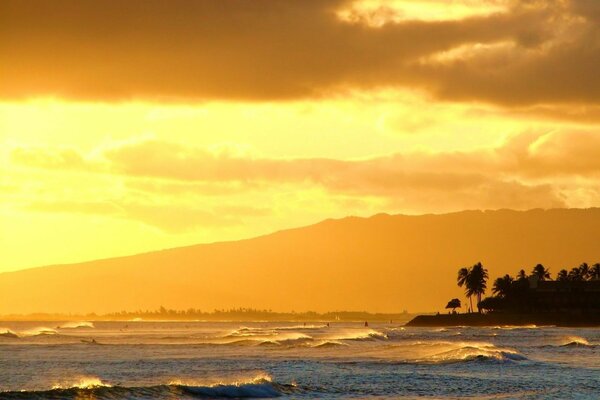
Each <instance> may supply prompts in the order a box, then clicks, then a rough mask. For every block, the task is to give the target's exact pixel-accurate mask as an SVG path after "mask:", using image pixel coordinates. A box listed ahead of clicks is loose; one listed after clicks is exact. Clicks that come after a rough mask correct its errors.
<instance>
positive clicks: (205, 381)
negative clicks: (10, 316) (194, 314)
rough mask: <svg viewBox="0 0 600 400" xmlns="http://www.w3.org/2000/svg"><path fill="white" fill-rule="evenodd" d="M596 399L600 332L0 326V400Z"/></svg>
mask: <svg viewBox="0 0 600 400" xmlns="http://www.w3.org/2000/svg"><path fill="white" fill-rule="evenodd" d="M276 397H279V398H284V399H285V398H290V399H291V398H322V399H407V398H408V399H411V398H432V399H457V398H464V397H471V398H478V399H479V398H481V399H513V398H519V399H520V398H524V399H572V398H574V399H600V329H592V328H557V327H537V326H528V327H489V328H480V327H456V328H408V327H403V326H402V325H401V324H376V323H372V324H370V326H369V327H365V326H364V324H362V323H346V322H344V323H341V322H331V323H330V326H327V325H326V324H324V323H306V324H304V323H298V322H251V323H250V322H248V323H240V322H219V323H216V322H190V321H184V322H143V321H132V322H123V321H121V322H93V323H92V322H68V323H48V322H2V323H0V399H98V400H100V399H220V398H276Z"/></svg>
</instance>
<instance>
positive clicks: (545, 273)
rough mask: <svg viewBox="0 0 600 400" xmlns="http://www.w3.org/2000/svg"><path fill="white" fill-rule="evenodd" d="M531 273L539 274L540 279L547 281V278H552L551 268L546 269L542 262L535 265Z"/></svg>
mask: <svg viewBox="0 0 600 400" xmlns="http://www.w3.org/2000/svg"><path fill="white" fill-rule="evenodd" d="M531 275H535V276H537V278H538V280H540V281H545V280H546V279H550V270H548V269H546V267H544V266H543V265H542V264H538V265H536V266H535V267H533V270H532V271H531Z"/></svg>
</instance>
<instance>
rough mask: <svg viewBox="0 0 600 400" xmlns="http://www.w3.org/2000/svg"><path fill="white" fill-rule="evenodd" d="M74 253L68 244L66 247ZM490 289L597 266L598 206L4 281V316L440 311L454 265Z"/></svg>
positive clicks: (399, 222) (289, 238) (433, 218)
mask: <svg viewBox="0 0 600 400" xmlns="http://www.w3.org/2000/svg"><path fill="white" fill-rule="evenodd" d="M65 247H66V250H65V251H68V243H65ZM478 261H481V262H482V263H483V264H484V265H485V266H486V267H487V268H488V269H489V272H490V282H489V284H488V286H489V287H491V281H492V280H493V279H495V278H496V277H497V276H499V275H503V274H506V273H511V274H515V273H516V272H517V271H518V270H519V269H521V268H524V269H525V270H526V271H527V272H529V271H530V270H531V268H532V267H533V266H534V265H535V264H536V263H542V264H544V265H545V266H547V267H549V268H550V270H551V272H552V275H553V276H554V275H555V274H556V272H557V271H558V270H559V269H561V268H567V267H568V268H570V267H572V266H576V265H579V264H580V263H581V262H584V261H585V262H588V263H594V262H598V261H600V209H553V210H530V211H511V210H498V211H463V212H457V213H450V214H442V215H421V216H407V215H386V214H380V215H375V216H373V217H370V218H357V217H347V218H343V219H339V220H326V221H323V222H321V223H318V224H316V225H311V226H307V227H303V228H297V229H290V230H285V231H281V232H276V233H273V234H270V235H266V236H261V237H257V238H253V239H248V240H240V241H235V242H222V243H213V244H200V245H195V246H190V247H182V248H175V249H169V250H163V251H157V252H152V253H145V254H139V255H134V256H129V257H120V258H112V259H105V260H99V261H90V262H84V263H79V264H69V265H55V266H47V267H39V268H32V269H28V270H22V271H16V272H6V273H2V274H0V313H2V314H7V313H29V312H38V311H43V312H91V311H94V312H100V313H103V312H109V311H118V310H135V309H155V308H158V307H159V306H160V305H164V306H165V307H169V308H178V309H184V308H188V307H194V308H201V309H203V310H212V309H215V308H230V307H254V308H265V309H273V310H276V311H289V310H297V311H304V310H315V311H326V310H342V309H343V310H366V311H373V312H386V311H401V310H404V309H408V310H409V311H425V310H438V309H439V310H441V309H442V308H443V307H444V306H445V304H446V302H447V301H448V300H449V299H450V298H453V297H461V298H462V290H461V289H459V288H458V287H457V286H456V274H457V270H458V269H459V268H460V267H463V266H470V265H472V264H474V263H476V262H478Z"/></svg>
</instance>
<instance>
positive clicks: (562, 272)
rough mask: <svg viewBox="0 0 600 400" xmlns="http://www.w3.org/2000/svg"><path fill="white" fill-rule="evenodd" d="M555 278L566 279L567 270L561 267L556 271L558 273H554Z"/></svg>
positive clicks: (558, 279) (567, 277)
mask: <svg viewBox="0 0 600 400" xmlns="http://www.w3.org/2000/svg"><path fill="white" fill-rule="evenodd" d="M556 280H557V281H568V280H569V273H568V272H567V270H566V269H561V270H560V271H558V274H556Z"/></svg>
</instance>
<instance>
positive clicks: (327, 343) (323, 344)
mask: <svg viewBox="0 0 600 400" xmlns="http://www.w3.org/2000/svg"><path fill="white" fill-rule="evenodd" d="M339 346H349V345H348V343H344V342H340V341H338V340H322V341H320V342H317V343H314V344H312V345H311V346H310V347H314V348H320V349H324V348H332V347H339Z"/></svg>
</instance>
